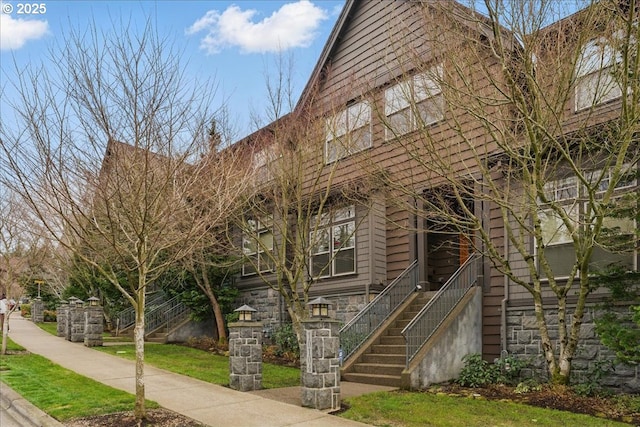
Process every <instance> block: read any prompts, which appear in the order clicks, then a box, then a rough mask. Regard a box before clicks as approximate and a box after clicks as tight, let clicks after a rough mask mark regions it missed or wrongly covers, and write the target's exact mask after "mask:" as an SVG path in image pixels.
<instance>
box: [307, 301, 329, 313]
mask: <svg viewBox="0 0 640 427" xmlns="http://www.w3.org/2000/svg"><path fill="white" fill-rule="evenodd" d="M308 305H310V306H311V317H319V318H323V317H329V306H330V305H331V301H329V300H328V299H326V298H323V297H318V298H316V299H314V300H313V301H310V302H309V304H308Z"/></svg>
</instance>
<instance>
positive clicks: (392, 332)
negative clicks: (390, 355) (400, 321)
mask: <svg viewBox="0 0 640 427" xmlns="http://www.w3.org/2000/svg"><path fill="white" fill-rule="evenodd" d="M403 329H404V326H403V327H398V326H394V327H393V328H389V329H387V334H388V336H390V337H402V330H403ZM402 339H404V337H403V338H402Z"/></svg>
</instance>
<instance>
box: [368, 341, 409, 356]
mask: <svg viewBox="0 0 640 427" xmlns="http://www.w3.org/2000/svg"><path fill="white" fill-rule="evenodd" d="M406 352H407V350H406V348H405V346H404V345H384V344H374V345H372V346H371V353H375V354H402V355H403V356H404V355H405V354H406Z"/></svg>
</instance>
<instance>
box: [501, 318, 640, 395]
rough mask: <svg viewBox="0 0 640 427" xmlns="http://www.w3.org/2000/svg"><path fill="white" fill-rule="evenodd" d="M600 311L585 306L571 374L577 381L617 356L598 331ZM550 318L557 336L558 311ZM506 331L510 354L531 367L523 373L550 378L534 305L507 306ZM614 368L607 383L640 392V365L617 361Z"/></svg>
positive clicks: (616, 387)
mask: <svg viewBox="0 0 640 427" xmlns="http://www.w3.org/2000/svg"><path fill="white" fill-rule="evenodd" d="M597 313H598V311H597V309H596V308H595V307H588V308H587V309H586V310H585V316H584V321H583V324H582V327H581V329H580V344H579V347H578V350H577V352H576V356H575V358H574V359H573V365H572V369H573V371H572V374H571V375H572V378H573V379H574V382H576V383H578V382H585V380H586V379H588V378H589V376H592V375H593V373H594V372H595V370H597V369H599V368H598V366H599V364H601V363H602V362H605V361H614V360H615V354H614V353H613V352H612V351H611V350H609V349H608V348H606V347H604V346H603V345H602V344H601V342H600V339H599V338H598V336H597V335H596V332H595V323H594V317H595V316H597ZM546 319H547V322H548V324H549V325H550V326H551V327H552V328H551V329H550V335H551V339H552V340H557V338H558V336H557V335H558V334H557V325H558V316H557V314H549V315H547V317H546ZM506 334H507V351H508V352H509V354H510V355H513V356H517V357H518V358H521V359H524V360H525V361H526V362H527V364H528V366H530V367H531V368H530V369H525V370H524V372H523V376H526V377H532V376H533V377H535V378H545V379H546V378H547V377H548V375H547V369H546V363H545V360H544V355H543V353H542V345H541V343H540V334H539V333H538V326H537V323H536V318H535V313H534V310H533V308H531V309H529V308H524V307H518V308H509V309H507V325H506ZM614 368H615V370H614V372H612V373H610V374H607V375H606V376H605V377H604V378H603V380H602V385H603V386H606V387H608V388H611V389H613V390H618V391H623V392H631V393H638V392H640V367H638V366H630V365H624V364H617V365H615V367H614Z"/></svg>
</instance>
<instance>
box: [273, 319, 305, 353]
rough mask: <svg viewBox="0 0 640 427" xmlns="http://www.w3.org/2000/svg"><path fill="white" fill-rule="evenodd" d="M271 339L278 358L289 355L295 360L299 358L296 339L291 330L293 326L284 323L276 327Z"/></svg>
mask: <svg viewBox="0 0 640 427" xmlns="http://www.w3.org/2000/svg"><path fill="white" fill-rule="evenodd" d="M273 339H274V342H275V343H276V346H277V351H278V353H279V354H278V356H282V355H284V354H286V353H291V354H293V355H294V356H295V357H296V358H300V347H299V345H298V337H297V336H296V334H295V332H294V330H293V324H291V323H285V324H283V325H280V326H279V327H277V328H276V329H275V331H274V332H273Z"/></svg>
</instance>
